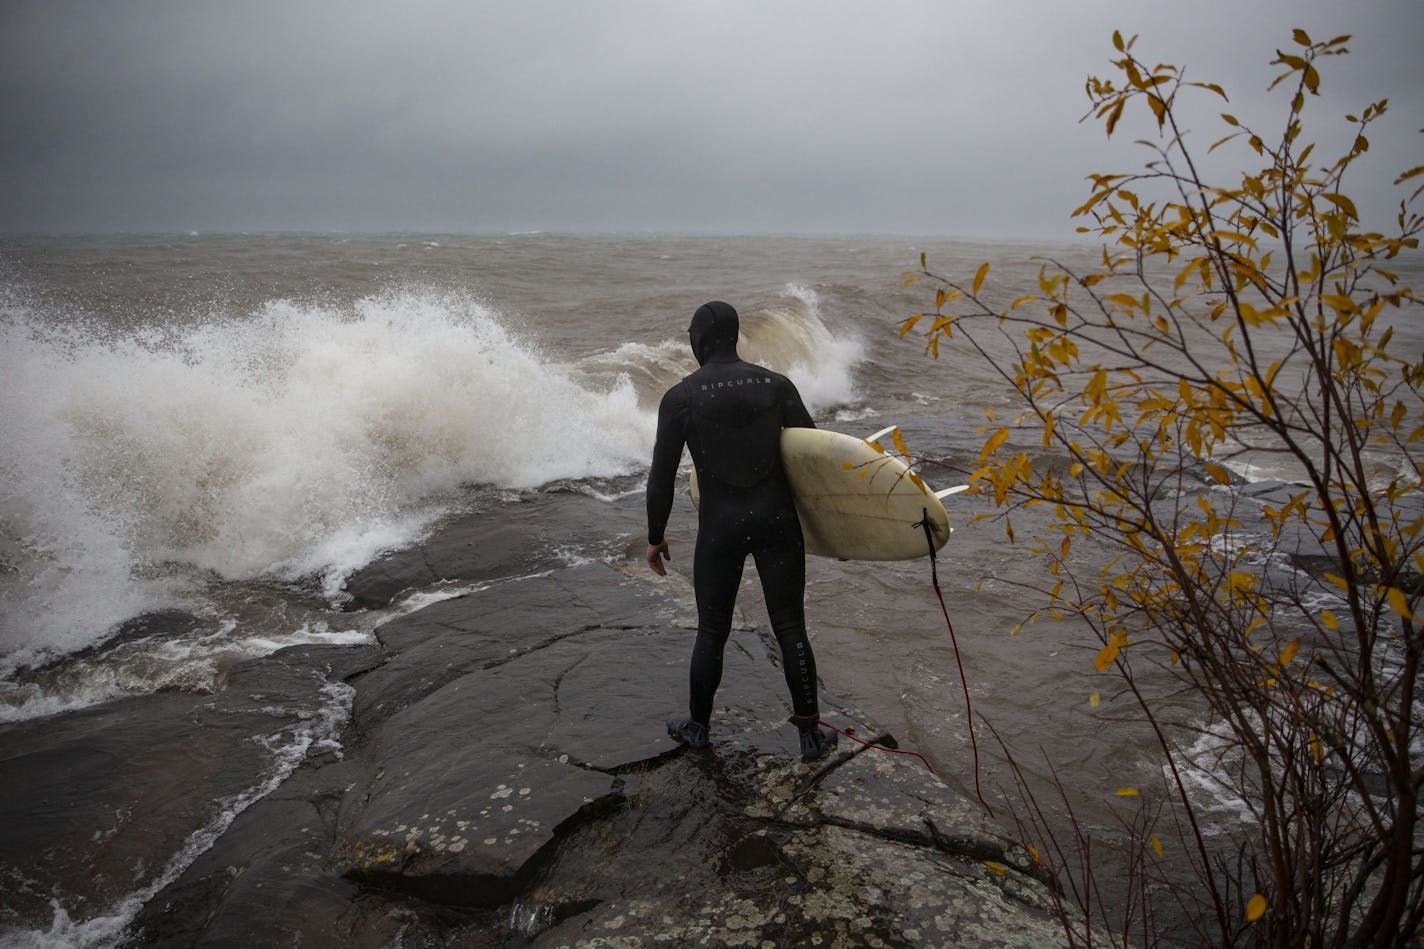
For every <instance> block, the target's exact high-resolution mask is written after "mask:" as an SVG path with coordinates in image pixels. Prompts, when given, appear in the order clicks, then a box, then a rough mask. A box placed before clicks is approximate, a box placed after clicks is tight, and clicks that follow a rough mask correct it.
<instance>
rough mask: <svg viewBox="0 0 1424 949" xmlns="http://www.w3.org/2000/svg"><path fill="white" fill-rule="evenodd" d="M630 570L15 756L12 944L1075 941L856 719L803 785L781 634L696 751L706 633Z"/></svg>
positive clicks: (14, 747) (946, 795)
mask: <svg viewBox="0 0 1424 949" xmlns="http://www.w3.org/2000/svg"><path fill="white" fill-rule="evenodd" d="M469 549H471V545H469V544H460V543H452V544H450V545H448V549H447V550H446V552H445V555H444V562H440V560H441V558H440V557H439V556H437V557H436V562H432V559H431V551H430V550H429V549H426V550H423V551H415V552H409V553H407V554H404V555H399V556H397V557H394V558H388V559H387V561H386V562H383V563H382V564H380V565H377V566H376V567H374V568H372V569H371V570H370V571H368V572H367V574H366V576H365V577H364V579H363V578H357V580H356V581H355V582H354V583H353V593H354V596H355V599H356V601H357V602H365V603H368V604H369V603H373V602H380V601H382V600H389V598H390V596H391V595H392V592H393V590H394V589H395V588H397V587H401V586H404V585H407V583H408V580H409V577H408V576H407V575H408V574H411V573H412V572H414V573H416V574H419V573H421V572H422V571H428V572H430V573H431V574H432V575H440V576H443V577H446V578H449V577H451V576H454V575H458V574H460V573H465V572H466V571H463V570H462V569H461V567H460V565H458V564H454V563H452V562H451V558H452V557H458V556H463V554H460V553H459V551H461V550H465V551H468V550H469ZM516 566H517V565H516ZM634 566H635V564H634V563H633V562H632V561H629V562H628V563H626V564H624V565H622V566H619V565H609V564H607V563H588V564H583V565H579V566H566V567H561V568H556V569H547V570H542V571H536V572H533V573H530V574H528V575H525V576H524V577H523V579H514V580H505V581H504V582H500V583H495V584H491V585H490V586H488V587H487V588H484V589H478V590H477V592H471V593H468V594H466V595H462V596H458V597H455V598H452V599H445V600H441V601H439V602H436V603H434V604H433V605H429V606H426V607H424V608H423V609H419V610H416V611H414V612H410V613H407V614H405V615H403V616H400V617H398V618H396V619H393V620H391V621H389V622H387V623H386V624H385V625H383V626H381V627H380V628H379V629H378V630H377V637H378V639H379V643H378V644H377V645H372V646H365V647H331V646H298V647H292V648H289V649H285V650H282V651H280V652H277V653H274V654H272V655H270V656H266V657H263V658H261V659H256V660H251V661H248V662H245V663H243V664H241V665H240V666H238V667H236V668H235V669H233V670H232V672H231V674H230V675H229V677H228V679H227V682H226V686H225V688H224V689H223V690H222V691H221V692H219V693H218V694H216V695H192V694H184V693H163V694H158V695H153V696H147V697H141V698H133V699H125V700H122V701H119V702H112V703H108V704H106V705H103V706H99V707H96V708H93V709H87V710H84V711H80V712H73V713H69V714H66V715H62V716H56V717H54V718H49V719H43V720H38V721H35V722H22V723H17V724H11V725H6V726H3V727H0V749H3V761H4V769H5V781H4V782H3V787H2V788H0V815H3V817H4V820H2V821H0V866H3V867H4V873H5V874H6V876H7V877H8V882H9V883H10V884H13V885H7V887H6V890H7V893H8V895H7V896H5V897H4V901H3V907H0V909H3V914H4V916H3V920H0V923H3V925H4V926H5V927H6V929H7V931H9V932H12V933H14V932H18V931H22V930H23V931H26V932H30V933H34V932H35V931H36V930H39V931H43V930H44V929H45V928H46V927H49V926H51V925H55V926H58V925H59V920H58V919H57V916H58V914H57V912H56V907H58V906H60V905H63V906H65V907H68V908H69V909H68V910H66V911H65V914H64V915H65V917H66V919H65V920H64V923H65V931H66V932H67V933H69V934H70V935H71V936H73V935H74V934H80V935H81V936H83V935H86V934H87V937H88V939H87V942H88V944H103V943H104V942H106V941H111V940H114V939H117V940H118V941H122V942H126V943H129V944H133V945H144V946H192V945H202V946H225V945H234V946H236V945H242V946H253V945H279V944H280V945H303V946H371V947H375V946H394V945H399V946H403V947H409V946H470V947H483V946H526V945H527V946H540V947H543V946H566V945H567V946H641V945H652V944H664V945H710V946H731V945H744V946H792V945H797V946H799V945H825V946H860V945H886V946H909V945H916V946H919V945H955V946H966V947H967V946H1005V947H1007V946H1057V945H1063V944H1065V943H1066V940H1065V938H1064V934H1063V931H1062V929H1061V927H1060V925H1059V924H1058V922H1057V921H1056V919H1055V918H1054V917H1053V914H1052V912H1051V909H1052V901H1051V894H1050V891H1049V889H1048V887H1047V886H1046V885H1045V883H1044V882H1043V881H1042V880H1041V879H1040V878H1039V875H1038V873H1037V872H1036V870H1037V868H1036V867H1035V865H1034V863H1033V861H1032V860H1031V859H1030V857H1029V855H1028V854H1027V853H1026V852H1025V851H1024V850H1023V848H1021V847H1020V846H1018V845H1017V844H1015V843H1014V842H1013V841H1012V840H1011V838H1010V836H1009V835H1008V834H1007V833H1006V832H1005V831H1004V829H1003V828H1002V827H1000V826H998V825H997V824H996V823H995V822H993V821H992V820H990V819H989V818H988V817H987V816H986V815H985V814H984V812H983V811H982V809H981V808H980V807H979V806H978V805H977V804H976V803H974V802H973V801H972V799H970V798H969V797H968V796H966V795H965V794H964V793H963V792H962V790H957V789H955V788H952V787H951V786H950V785H949V784H947V783H945V782H944V781H941V780H940V779H938V778H936V777H935V776H934V775H932V774H931V773H930V772H929V771H928V769H927V766H926V765H925V764H924V763H923V762H922V761H920V760H918V759H916V758H913V757H910V756H905V755H896V754H891V753H887V752H886V750H884V747H876V746H888V747H893V745H894V739H893V738H892V737H891V736H889V735H885V734H881V733H879V732H878V730H877V729H876V728H875V726H874V725H873V724H872V723H870V722H867V721H865V719H864V716H862V715H861V714H859V713H858V712H857V711H856V710H855V709H853V708H850V707H846V706H845V705H843V704H840V703H838V702H836V700H835V699H834V697H833V696H830V695H827V696H825V699H824V703H823V705H824V708H823V711H824V714H825V715H826V718H827V720H828V721H830V722H831V723H833V724H835V725H836V726H837V727H840V728H850V729H853V730H854V731H855V733H856V734H857V735H858V736H859V737H860V739H862V740H863V741H865V742H867V744H858V743H855V742H851V741H847V740H845V739H842V744H841V747H840V749H839V750H838V753H837V754H835V755H834V756H833V757H831V758H830V759H828V760H825V761H821V762H816V763H813V764H807V763H803V762H802V761H801V760H800V758H799V755H798V754H797V748H796V741H795V732H794V729H792V728H791V727H790V726H789V725H787V724H786V723H785V718H786V715H787V713H788V710H787V708H786V707H785V704H784V703H785V697H784V696H783V692H784V683H783V682H782V677H781V674H780V671H779V670H778V669H777V668H776V661H777V656H776V650H775V648H774V646H773V645H772V644H771V642H770V641H769V637H768V635H767V634H766V633H765V632H764V631H762V630H759V629H752V628H748V629H743V630H738V631H737V632H736V633H735V634H734V636H733V641H732V643H731V644H729V647H728V651H727V662H726V673H725V677H724V685H723V688H722V691H721V692H720V693H719V695H718V702H719V708H718V711H717V713H716V715H715V718H714V723H713V735H712V737H713V747H712V748H710V749H707V750H705V751H690V750H685V749H681V748H679V747H678V746H676V745H674V744H673V743H672V742H671V741H670V740H669V739H668V738H667V737H666V735H665V734H664V731H663V726H662V722H663V720H664V719H665V718H666V717H667V716H668V715H670V714H673V713H675V712H676V711H677V708H678V707H679V706H680V703H681V698H682V696H683V695H684V693H685V689H686V674H687V673H686V663H687V656H688V651H689V648H690V636H691V631H690V628H689V627H690V625H691V618H690V617H689V616H688V615H686V614H687V603H686V601H685V599H682V598H679V597H678V596H676V595H674V594H675V592H676V582H677V581H676V579H675V578H674V579H673V581H672V582H662V583H657V582H654V580H653V578H651V576H650V575H646V571H636V570H635V569H634ZM485 569H486V572H487V573H490V570H489V568H488V565H486V568H485ZM494 572H497V573H500V574H502V575H503V576H505V577H510V576H515V575H518V570H517V569H516V570H513V571H511V570H510V569H509V565H507V564H506V565H505V566H504V568H502V569H500V570H498V571H494ZM490 575H493V573H490ZM463 579H477V578H472V577H469V576H465V577H463ZM254 734H259V735H270V736H272V737H271V740H270V742H268V743H267V745H266V747H262V745H263V742H254V741H253V740H252V738H251V736H252V735H254ZM272 762H276V764H275V765H274V764H273V763H272ZM254 774H260V775H262V776H263V778H262V780H260V781H258V782H257V784H256V785H254V784H253V778H252V775H254ZM244 795H246V798H244ZM215 802H216V803H215ZM215 812H217V813H215ZM195 827H196V828H199V830H198V831H194V830H193V828H195ZM174 853H178V854H179V855H180V857H181V858H182V859H178V858H171V855H172V854H174ZM139 904H141V905H139ZM52 920H54V922H53V923H52ZM106 925H108V926H110V927H111V928H112V929H113V930H114V932H112V933H110V934H109V935H108V936H107V937H106V936H105V932H106V930H105V928H104V927H105V926H106ZM74 941H78V942H81V943H84V942H86V939H85V938H79V939H76V940H74Z"/></svg>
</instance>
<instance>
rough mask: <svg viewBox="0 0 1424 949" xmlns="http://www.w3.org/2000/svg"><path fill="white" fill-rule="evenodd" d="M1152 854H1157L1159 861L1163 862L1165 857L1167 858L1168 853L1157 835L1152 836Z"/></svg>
mask: <svg viewBox="0 0 1424 949" xmlns="http://www.w3.org/2000/svg"><path fill="white" fill-rule="evenodd" d="M1152 852H1153V853H1155V854H1157V859H1158V860H1161V859H1162V858H1163V857H1165V856H1167V853H1166V851H1164V850H1163V849H1162V841H1160V840H1158V839H1157V835H1156V834H1153V835H1152Z"/></svg>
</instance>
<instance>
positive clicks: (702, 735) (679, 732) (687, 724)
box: [667, 718, 711, 748]
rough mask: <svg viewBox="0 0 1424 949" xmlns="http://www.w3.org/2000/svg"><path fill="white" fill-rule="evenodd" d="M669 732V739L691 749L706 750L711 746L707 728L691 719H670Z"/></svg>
mask: <svg viewBox="0 0 1424 949" xmlns="http://www.w3.org/2000/svg"><path fill="white" fill-rule="evenodd" d="M667 730H668V736H669V737H671V738H673V739H675V740H677V741H679V742H681V743H682V744H684V745H686V746H687V747H689V748H706V747H707V746H708V745H710V744H711V742H710V741H708V740H707V726H706V725H704V724H702V723H701V722H694V721H693V720H692V719H690V718H687V719H683V718H670V719H668V723H667Z"/></svg>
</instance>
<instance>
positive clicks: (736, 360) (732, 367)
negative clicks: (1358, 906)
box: [647, 302, 836, 759]
mask: <svg viewBox="0 0 1424 949" xmlns="http://www.w3.org/2000/svg"><path fill="white" fill-rule="evenodd" d="M687 332H688V337H689V339H690V341H691V343H692V353H693V355H695V356H696V357H697V361H698V363H699V364H700V365H701V367H702V368H700V369H698V370H697V371H696V372H694V373H692V375H690V376H688V377H687V378H685V379H683V380H682V381H681V382H679V383H678V384H677V385H675V386H673V387H672V388H671V389H669V390H668V391H667V394H666V395H664V396H663V400H662V404H661V405H660V406H659V408H658V436H657V444H656V446H655V447H654V448H653V464H652V468H651V470H650V471H649V472H648V552H647V559H648V566H650V567H652V569H653V572H654V573H656V574H658V575H659V576H666V574H667V571H666V568H665V567H664V566H663V561H664V560H670V559H671V555H670V554H669V552H668V542H667V540H666V539H665V538H664V536H663V532H664V530H665V529H666V527H667V520H668V515H669V513H671V511H672V500H673V487H674V483H675V481H676V478H677V467H678V463H679V462H680V461H681V460H682V446H683V445H684V444H686V445H687V447H688V449H689V450H690V451H691V452H692V463H693V464H694V465H695V466H696V467H697V483H698V487H699V490H700V495H701V501H700V508H699V513H698V519H697V548H696V551H695V552H694V554H693V562H692V584H693V588H694V590H695V591H696V593H697V642H696V644H695V645H694V646H693V649H692V673H691V677H690V679H691V691H692V697H691V702H690V713H691V715H690V717H689V718H686V719H673V720H672V721H669V722H668V734H669V735H671V736H672V737H673V738H675V739H677V740H678V741H681V742H683V743H685V744H687V745H689V746H691V747H693V748H705V747H706V746H707V744H708V738H707V728H708V724H709V722H710V720H711V718H712V700H713V696H714V695H715V694H716V692H717V686H718V685H719V684H720V683H721V681H722V649H723V647H724V646H726V644H727V637H728V636H729V635H730V634H731V631H732V611H733V608H734V606H735V604H736V600H737V588H738V587H739V586H740V585H741V580H742V567H743V564H744V563H745V562H746V558H747V555H748V554H750V555H751V556H752V557H753V558H754V559H755V561H756V567H757V574H758V575H759V576H760V577H761V585H762V591H763V592H764V594H765V596H766V606H767V612H768V613H769V614H770V618H771V628H772V630H773V632H775V634H776V640H777V642H778V643H779V644H780V646H781V658H782V663H781V665H782V669H783V671H784V672H785V674H786V685H787V687H788V688H790V690H791V705H792V708H793V710H794V714H793V715H792V717H791V722H792V723H793V724H794V725H796V727H797V729H798V730H799V732H800V738H801V755H802V757H804V758H807V759H811V758H819V757H820V756H822V755H824V754H825V753H826V752H827V751H829V750H830V749H831V748H832V747H834V745H835V743H836V735H835V732H833V731H830V730H829V729H825V728H822V727H820V725H819V724H818V721H819V719H820V709H819V707H818V705H817V701H816V659H815V657H814V656H813V655H812V653H811V643H810V641H809V640H808V639H807V638H806V609H805V591H806V547H805V543H804V541H803V540H802V538H801V522H800V521H799V520H798V519H797V517H796V507H795V505H794V504H793V503H792V498H791V488H790V486H789V485H788V484H787V482H786V475H785V472H783V470H782V467H781V430H782V429H783V428H815V427H816V425H815V422H813V421H811V415H810V413H808V412H807V411H806V406H805V405H803V404H802V402H801V395H800V393H798V392H797V391H796V387H795V386H794V385H792V383H791V380H790V379H787V378H786V377H785V376H783V375H781V374H779V373H775V372H772V371H771V370H769V369H764V368H762V367H761V366H755V365H752V364H751V363H748V362H743V361H742V359H741V358H740V357H739V356H738V355H737V332H738V321H737V311H736V310H734V309H732V307H731V306H729V305H728V304H726V303H721V302H713V303H707V304H705V305H703V306H701V307H699V308H698V310H697V312H696V313H694V314H693V316H692V325H691V326H690V327H689V328H688V331H687Z"/></svg>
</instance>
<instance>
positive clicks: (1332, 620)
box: [1320, 610, 1340, 629]
mask: <svg viewBox="0 0 1424 949" xmlns="http://www.w3.org/2000/svg"><path fill="white" fill-rule="evenodd" d="M1320 622H1322V623H1324V624H1325V628H1326V629H1339V628H1340V620H1339V619H1338V618H1336V616H1335V614H1334V613H1332V612H1331V611H1330V610H1321V611H1320Z"/></svg>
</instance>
